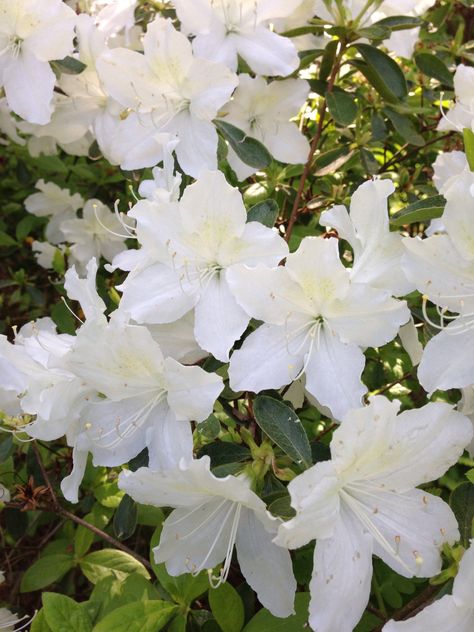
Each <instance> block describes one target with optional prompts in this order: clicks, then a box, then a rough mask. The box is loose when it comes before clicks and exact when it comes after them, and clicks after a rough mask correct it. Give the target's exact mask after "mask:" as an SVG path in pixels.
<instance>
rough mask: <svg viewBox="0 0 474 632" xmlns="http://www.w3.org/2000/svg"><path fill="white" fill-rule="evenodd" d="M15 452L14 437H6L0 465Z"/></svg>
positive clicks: (1, 450) (1, 445)
mask: <svg viewBox="0 0 474 632" xmlns="http://www.w3.org/2000/svg"><path fill="white" fill-rule="evenodd" d="M12 450H13V436H12V435H11V434H7V435H5V437H3V440H2V441H1V442H0V463H3V462H4V461H6V460H7V459H8V457H9V456H10V454H11V452H12ZM0 500H1V498H0Z"/></svg>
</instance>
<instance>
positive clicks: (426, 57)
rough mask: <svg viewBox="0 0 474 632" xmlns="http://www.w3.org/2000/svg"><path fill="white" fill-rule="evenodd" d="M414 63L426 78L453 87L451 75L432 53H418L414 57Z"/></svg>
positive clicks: (442, 62)
mask: <svg viewBox="0 0 474 632" xmlns="http://www.w3.org/2000/svg"><path fill="white" fill-rule="evenodd" d="M415 63H416V65H417V66H418V68H419V69H420V70H421V72H422V73H423V74H425V75H426V76H427V77H432V78H433V79H437V80H438V81H439V82H440V83H442V84H443V85H445V86H448V87H450V88H452V87H453V85H454V84H453V75H452V74H451V73H450V72H449V69H448V67H447V66H446V64H445V63H444V61H442V60H441V59H440V58H439V57H436V55H435V54H434V53H418V54H417V55H415Z"/></svg>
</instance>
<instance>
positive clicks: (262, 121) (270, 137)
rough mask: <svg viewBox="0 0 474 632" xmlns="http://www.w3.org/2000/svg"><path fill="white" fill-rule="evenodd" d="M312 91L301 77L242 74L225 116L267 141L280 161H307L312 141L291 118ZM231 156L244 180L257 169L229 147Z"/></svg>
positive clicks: (225, 109) (236, 170)
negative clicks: (267, 78)
mask: <svg viewBox="0 0 474 632" xmlns="http://www.w3.org/2000/svg"><path fill="white" fill-rule="evenodd" d="M308 92H309V85H308V83H307V82H306V81H303V80H302V79H285V80H284V81H273V82H272V83H269V84H267V82H266V81H265V79H264V78H263V77H254V78H253V77H250V75H246V74H243V75H240V76H239V87H238V88H237V90H236V91H235V93H234V95H233V97H232V101H230V103H228V104H227V105H226V106H225V107H224V109H223V111H222V116H223V119H224V120H225V121H226V122H229V123H231V124H232V125H235V126H236V127H238V128H239V129H241V130H242V131H244V132H245V133H246V134H248V135H249V136H252V137H254V138H256V139H257V140H259V141H260V142H261V143H263V144H264V145H265V147H266V148H267V149H268V150H269V152H270V153H271V154H272V156H273V157H274V158H275V159H276V160H279V161H281V162H285V163H290V164H298V163H304V162H306V159H307V157H308V153H309V143H308V140H307V139H306V137H305V136H304V135H303V134H302V133H301V132H300V130H299V129H298V125H297V124H296V123H294V122H290V119H291V118H292V117H294V116H296V115H297V114H298V112H299V111H300V109H301V107H302V106H303V105H304V103H305V101H306V98H307V96H308ZM228 160H229V163H230V165H231V167H232V168H233V170H234V171H235V173H236V174H237V176H238V178H239V180H245V178H247V177H248V176H249V175H251V174H252V173H255V171H256V169H255V168H253V167H250V166H249V165H246V164H244V163H243V162H242V161H241V160H240V159H239V158H238V156H237V154H236V153H235V152H234V151H233V149H231V148H229V154H228Z"/></svg>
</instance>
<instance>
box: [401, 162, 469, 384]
mask: <svg viewBox="0 0 474 632" xmlns="http://www.w3.org/2000/svg"><path fill="white" fill-rule="evenodd" d="M443 195H444V196H445V197H446V199H447V203H446V207H445V210H444V213H443V215H442V217H441V221H442V224H443V226H444V227H445V230H446V234H435V235H432V236H431V237H429V238H428V239H424V240H420V239H405V240H404V244H405V246H406V254H405V256H404V258H403V261H402V264H403V267H404V270H405V273H406V275H407V276H408V278H409V279H411V280H412V281H413V282H414V283H415V284H416V287H417V289H418V290H419V291H420V292H421V293H422V294H423V309H424V313H425V319H426V320H427V321H428V322H429V323H430V324H431V325H432V326H433V327H434V328H437V329H439V330H440V333H438V334H437V335H436V336H434V337H433V338H431V340H430V341H429V342H428V344H427V345H426V347H425V350H424V353H423V358H422V360H421V362H420V366H419V370H418V379H419V380H420V383H421V385H422V386H423V388H425V389H426V390H427V391H428V392H432V391H434V390H436V389H438V388H440V389H447V388H463V387H467V386H470V385H471V384H473V383H474V362H473V360H472V358H473V354H474V338H473V336H472V328H473V325H474V318H473V316H474V224H473V222H472V213H473V209H474V174H473V173H471V172H470V171H469V170H468V169H466V170H464V171H463V172H462V173H461V174H458V175H456V176H453V177H451V178H450V179H449V180H448V181H447V183H445V185H444V187H443ZM428 300H429V301H431V302H432V303H434V304H435V305H436V307H437V314H438V315H437V319H433V318H432V317H430V316H429V314H428V312H427V309H426V305H427V301H428ZM446 358H449V359H450V361H449V362H446Z"/></svg>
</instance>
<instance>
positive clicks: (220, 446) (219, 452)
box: [198, 441, 251, 467]
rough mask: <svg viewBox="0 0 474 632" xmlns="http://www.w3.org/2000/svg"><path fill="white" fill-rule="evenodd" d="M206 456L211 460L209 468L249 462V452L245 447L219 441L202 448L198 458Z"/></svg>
mask: <svg viewBox="0 0 474 632" xmlns="http://www.w3.org/2000/svg"><path fill="white" fill-rule="evenodd" d="M204 455H207V456H208V457H209V458H210V459H211V466H212V467H217V466H218V465H226V464H227V463H236V462H237V463H241V462H242V461H247V460H250V458H251V457H250V450H249V449H248V448H247V446H245V445H239V444H238V443H228V442H227V441H219V442H218V443H217V442H216V443H208V444H207V445H205V446H203V447H202V448H201V449H200V450H199V453H198V456H199V457H201V456H204Z"/></svg>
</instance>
